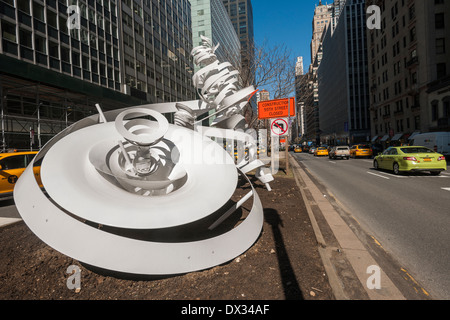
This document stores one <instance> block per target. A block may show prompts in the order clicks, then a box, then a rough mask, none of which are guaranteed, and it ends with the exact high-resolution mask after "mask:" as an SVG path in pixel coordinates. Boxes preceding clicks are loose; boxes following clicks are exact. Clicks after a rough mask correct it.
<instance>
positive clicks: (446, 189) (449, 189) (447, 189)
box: [441, 188, 450, 191]
mask: <svg viewBox="0 0 450 320" xmlns="http://www.w3.org/2000/svg"><path fill="white" fill-rule="evenodd" d="M441 189H442V190H445V191H450V188H441Z"/></svg>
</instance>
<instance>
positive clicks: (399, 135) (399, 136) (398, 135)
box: [391, 133, 403, 141]
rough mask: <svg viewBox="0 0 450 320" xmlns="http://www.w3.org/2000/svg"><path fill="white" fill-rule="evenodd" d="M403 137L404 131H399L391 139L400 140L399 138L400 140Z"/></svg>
mask: <svg viewBox="0 0 450 320" xmlns="http://www.w3.org/2000/svg"><path fill="white" fill-rule="evenodd" d="M401 137H403V133H397V134H396V135H395V136H394V137H393V138H392V139H391V141H398V140H400V138H401Z"/></svg>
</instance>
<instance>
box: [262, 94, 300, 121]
mask: <svg viewBox="0 0 450 320" xmlns="http://www.w3.org/2000/svg"><path fill="white" fill-rule="evenodd" d="M289 109H290V112H289ZM289 113H290V116H291V117H295V98H293V97H292V98H286V99H277V100H268V101H260V102H259V103H258V119H260V120H262V119H273V118H280V117H281V118H286V117H289Z"/></svg>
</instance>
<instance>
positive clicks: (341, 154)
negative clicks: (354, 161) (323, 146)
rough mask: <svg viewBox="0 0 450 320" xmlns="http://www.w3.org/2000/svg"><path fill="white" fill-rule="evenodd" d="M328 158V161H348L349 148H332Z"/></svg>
mask: <svg viewBox="0 0 450 320" xmlns="http://www.w3.org/2000/svg"><path fill="white" fill-rule="evenodd" d="M328 157H329V158H330V159H337V158H341V159H344V158H345V159H347V160H348V159H350V148H349V147H348V146H337V147H333V148H332V149H331V151H330V152H329V153H328Z"/></svg>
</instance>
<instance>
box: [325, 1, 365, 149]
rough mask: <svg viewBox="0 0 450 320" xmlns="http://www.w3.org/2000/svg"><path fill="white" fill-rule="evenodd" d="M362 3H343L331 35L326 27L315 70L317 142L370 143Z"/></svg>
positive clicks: (330, 30) (363, 5)
mask: <svg viewBox="0 0 450 320" xmlns="http://www.w3.org/2000/svg"><path fill="white" fill-rule="evenodd" d="M365 17H366V14H365V1H364V0H347V1H346V4H345V6H344V8H343V11H342V13H341V16H340V19H339V22H338V24H337V26H336V29H335V30H334V32H332V28H331V27H330V28H328V29H327V31H326V33H325V37H324V40H323V46H322V47H323V55H322V61H321V64H320V66H319V69H318V78H319V81H318V83H319V88H318V89H319V97H320V100H319V110H320V111H319V119H320V121H319V122H320V125H319V126H320V130H321V140H322V142H323V143H328V144H353V143H358V142H368V141H370V117H369V85H368V70H367V45H366V19H365Z"/></svg>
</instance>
